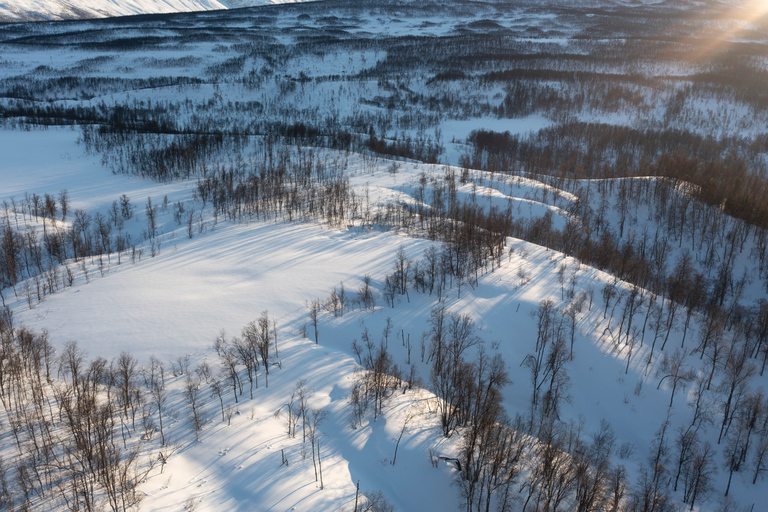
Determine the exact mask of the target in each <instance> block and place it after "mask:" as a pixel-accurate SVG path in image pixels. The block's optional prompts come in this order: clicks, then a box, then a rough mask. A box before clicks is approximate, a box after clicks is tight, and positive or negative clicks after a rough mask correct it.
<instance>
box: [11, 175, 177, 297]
mask: <svg viewBox="0 0 768 512" xmlns="http://www.w3.org/2000/svg"><path fill="white" fill-rule="evenodd" d="M161 209H162V210H167V209H168V201H167V197H166V198H165V200H164V201H163V202H162V203H161V204H158V205H153V204H152V199H151V198H148V200H147V205H146V207H145V212H146V220H147V228H146V230H145V231H144V232H143V233H144V239H149V240H150V241H151V250H152V252H151V254H152V255H153V256H154V255H156V254H157V252H158V251H159V247H160V241H159V240H158V239H157V235H158V227H159V226H158V224H157V213H158V211H159V210H161ZM135 210H136V207H135V205H134V203H132V202H131V199H130V197H128V196H127V195H126V194H123V195H121V196H120V197H119V198H118V199H116V200H114V201H113V202H112V205H111V207H110V209H109V210H108V213H107V215H103V214H102V213H100V212H97V213H96V214H95V215H91V214H90V213H88V212H86V211H85V210H80V209H76V210H75V211H74V212H71V210H70V199H69V192H68V191H67V190H62V191H60V192H59V193H58V194H44V195H42V196H40V195H38V194H26V195H25V196H24V198H23V199H22V200H20V201H16V199H15V198H11V200H10V202H8V201H4V202H3V215H2V218H1V219H0V299H2V302H3V305H5V300H6V297H5V296H4V295H3V290H4V289H7V288H9V287H10V288H11V289H12V290H13V293H14V294H15V296H16V297H19V296H21V297H26V300H27V303H28V304H29V307H30V308H31V307H33V305H35V304H37V303H39V302H40V301H42V300H43V299H44V298H45V297H46V295H50V294H53V293H55V292H57V291H58V290H60V289H63V288H66V287H69V286H72V285H73V284H74V282H75V279H76V275H82V276H83V277H84V278H85V280H86V281H88V280H89V279H90V277H89V270H88V269H89V267H91V266H92V265H95V266H96V268H97V269H98V271H99V272H100V273H101V275H104V273H106V272H107V270H108V269H109V266H110V265H111V264H112V263H113V259H115V260H116V261H115V262H114V263H116V264H118V265H119V264H121V261H122V258H123V257H124V255H128V254H130V258H131V261H133V262H135V261H136V259H137V258H139V259H140V258H141V255H142V254H143V249H141V248H138V249H137V247H136V242H137V241H136V240H134V239H133V237H131V235H130V233H128V232H127V230H126V231H124V228H125V223H126V222H127V221H129V220H130V219H132V218H133V217H134V212H135ZM177 222H179V223H180V222H181V219H177ZM41 228H42V233H40V229H41ZM140 241H141V240H139V242H140Z"/></svg>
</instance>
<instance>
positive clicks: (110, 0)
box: [0, 0, 301, 23]
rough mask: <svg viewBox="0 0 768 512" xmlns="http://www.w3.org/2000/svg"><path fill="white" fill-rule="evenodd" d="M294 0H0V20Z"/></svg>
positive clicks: (128, 13)
mask: <svg viewBox="0 0 768 512" xmlns="http://www.w3.org/2000/svg"><path fill="white" fill-rule="evenodd" d="M295 1H301V0H222V1H219V0H119V1H116V0H88V2H75V1H68V0H3V1H2V2H0V23H1V22H10V23H15V22H24V21H41V20H76V19H89V18H109V17H114V16H133V15H136V14H160V13H174V12H193V11H214V10H218V9H238V8H242V7H253V6H257V5H269V4H284V3H293V2H295Z"/></svg>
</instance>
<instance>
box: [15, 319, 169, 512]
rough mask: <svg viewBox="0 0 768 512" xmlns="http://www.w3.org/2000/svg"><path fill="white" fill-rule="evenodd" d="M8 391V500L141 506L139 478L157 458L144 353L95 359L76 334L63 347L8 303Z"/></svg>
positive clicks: (76, 506) (18, 504) (75, 506)
mask: <svg viewBox="0 0 768 512" xmlns="http://www.w3.org/2000/svg"><path fill="white" fill-rule="evenodd" d="M0 313H1V314H0V401H1V402H2V404H3V409H4V413H5V417H6V419H7V427H8V428H6V429H4V432H3V435H2V437H3V439H4V442H3V445H4V446H6V447H8V448H9V450H6V451H4V454H5V457H6V459H5V460H3V461H2V464H0V505H2V507H3V508H8V509H15V510H29V509H30V508H31V507H32V506H33V504H40V503H46V504H48V505H46V507H47V506H50V508H62V509H66V510H73V511H74V510H87V511H91V510H104V509H109V510H113V511H125V510H133V509H135V507H136V506H138V504H139V503H140V501H141V498H142V493H141V492H139V491H138V489H137V485H138V484H139V483H140V482H141V481H143V480H144V478H145V477H146V476H147V475H148V474H149V473H150V472H151V471H152V470H153V468H154V467H155V466H156V464H157V459H156V458H155V457H153V456H151V455H147V453H146V451H145V446H144V442H143V441H141V440H140V436H142V435H144V434H147V433H149V434H150V437H151V431H152V430H153V429H152V427H151V421H152V420H151V414H152V412H151V409H149V408H148V403H147V402H146V399H145V398H143V397H144V394H143V393H142V390H141V388H140V384H139V381H140V373H139V371H138V370H137V366H136V360H135V359H134V358H132V357H131V356H130V355H128V354H125V353H123V354H121V355H120V356H119V357H118V358H116V359H115V360H114V361H112V362H108V361H106V360H105V359H104V358H96V359H94V360H92V361H90V362H89V361H87V360H86V358H85V354H84V353H83V351H82V350H81V349H79V348H78V347H77V344H76V343H68V344H67V345H66V346H65V347H64V349H63V350H62V352H61V354H56V353H55V350H54V348H53V347H52V346H51V344H50V342H49V341H48V338H47V334H46V333H45V332H42V333H35V332H33V331H31V330H29V329H26V328H24V327H16V326H15V325H14V323H13V316H12V314H11V312H10V310H9V309H7V308H4V309H3V310H0Z"/></svg>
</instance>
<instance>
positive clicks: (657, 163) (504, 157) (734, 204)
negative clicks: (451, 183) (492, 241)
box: [467, 123, 768, 228]
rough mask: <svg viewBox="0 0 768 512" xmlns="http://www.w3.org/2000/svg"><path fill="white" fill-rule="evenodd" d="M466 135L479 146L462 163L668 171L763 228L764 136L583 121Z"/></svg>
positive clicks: (577, 174)
mask: <svg viewBox="0 0 768 512" xmlns="http://www.w3.org/2000/svg"><path fill="white" fill-rule="evenodd" d="M470 140H471V141H472V143H473V144H474V146H475V148H476V153H475V154H474V155H473V157H471V158H470V159H468V160H467V164H470V163H471V164H472V165H478V166H484V167H485V168H487V169H489V170H492V171H512V172H515V171H517V170H518V169H519V168H520V167H521V166H522V167H523V168H524V169H525V170H526V172H529V173H533V174H539V173H541V174H554V175H556V176H560V177H564V178H615V177H627V176H656V177H661V178H671V179H673V180H675V181H676V182H678V183H682V184H689V185H692V187H691V188H690V189H689V193H690V194H691V196H692V197H693V198H696V199H698V200H701V201H703V202H705V203H706V204H709V205H712V206H716V207H720V208H722V209H723V211H724V212H725V213H727V214H729V215H732V216H734V217H736V218H739V219H742V220H745V221H746V222H748V223H750V224H753V225H755V226H758V227H760V228H768V202H766V201H765V198H766V197H768V196H767V195H766V191H768V178H766V172H767V170H766V168H765V162H764V161H763V158H762V156H761V154H762V153H763V152H764V151H765V148H764V147H763V146H764V144H763V143H762V140H748V139H742V140H738V139H730V140H727V141H726V140H714V139H712V138H705V137H701V136H699V135H695V134H692V133H689V132H681V131H677V130H673V131H662V132H650V131H638V130H634V129H631V128H626V127H616V126H610V125H596V124H587V123H574V124H570V125H561V126H558V127H556V128H551V129H546V130H542V131H541V132H539V133H538V134H536V135H535V136H531V137H525V136H517V135H510V134H509V133H494V132H488V131H483V130H479V131H476V132H473V134H472V135H471V137H470ZM584 148H586V150H585V149H584ZM729 151H733V152H734V153H731V154H729ZM742 155H743V156H742Z"/></svg>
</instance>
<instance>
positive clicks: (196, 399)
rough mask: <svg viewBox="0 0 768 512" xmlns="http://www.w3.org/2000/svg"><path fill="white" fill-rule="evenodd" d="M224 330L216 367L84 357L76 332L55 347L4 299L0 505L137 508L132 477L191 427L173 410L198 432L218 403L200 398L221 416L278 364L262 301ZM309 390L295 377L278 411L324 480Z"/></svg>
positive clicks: (141, 474) (164, 457)
mask: <svg viewBox="0 0 768 512" xmlns="http://www.w3.org/2000/svg"><path fill="white" fill-rule="evenodd" d="M223 336H224V335H223V334H222V337H221V338H219V339H218V340H217V343H216V345H215V348H216V350H217V351H218V353H219V357H220V360H219V365H218V367H215V366H214V367H212V366H210V365H209V364H208V363H206V362H203V363H201V364H199V365H197V367H195V368H191V367H190V366H191V363H190V360H189V357H188V356H182V357H179V358H178V359H177V360H176V361H173V362H171V363H163V362H161V361H160V360H158V359H157V358H155V357H150V359H149V362H148V364H145V365H143V366H141V365H139V362H138V361H137V360H136V358H134V357H133V356H131V355H130V354H128V353H125V352H123V353H121V354H120V355H119V356H118V357H116V358H115V359H113V360H112V361H108V360H106V359H104V358H103V357H96V358H94V359H92V360H89V359H88V357H87V355H86V354H85V353H84V351H83V350H82V349H81V348H80V347H78V345H77V343H76V342H68V343H67V344H65V345H64V347H63V348H62V349H61V351H60V353H57V351H56V350H55V349H54V347H53V346H52V345H51V343H50V342H49V340H48V335H47V333H46V332H45V331H43V332H40V333H36V332H34V331H32V330H30V329H27V328H25V327H19V326H16V325H15V324H14V320H13V314H12V312H11V310H10V309H8V308H7V307H4V308H2V309H0V403H2V408H3V410H2V416H3V425H4V427H3V429H2V431H1V432H0V439H1V440H2V442H3V446H4V447H5V448H6V449H5V450H4V451H3V458H2V463H0V508H3V509H6V508H7V509H10V510H30V509H33V508H39V507H42V508H46V509H54V508H55V509H66V510H72V511H95V510H105V509H106V510H113V511H127V510H135V509H136V508H137V507H138V506H139V505H140V502H141V500H142V497H143V493H141V492H140V491H139V489H138V485H139V484H140V483H141V482H143V481H144V480H145V479H146V478H147V477H148V476H149V475H150V474H152V473H153V472H154V471H156V470H157V469H158V467H159V468H160V471H162V467H163V466H164V465H165V464H166V463H167V461H168V458H169V457H170V456H171V455H172V454H173V453H174V452H175V451H176V450H178V449H179V447H180V444H179V443H182V442H183V441H182V440H183V439H184V438H185V437H188V436H189V435H190V434H189V429H188V428H187V426H185V425H184V424H181V425H180V424H178V422H177V421H176V419H177V418H178V415H179V412H184V413H185V414H186V415H188V417H189V426H191V430H192V431H193V432H194V435H195V437H196V438H198V437H199V435H200V433H201V431H202V429H203V427H204V426H205V425H206V424H208V423H209V422H210V421H212V420H211V419H210V418H208V417H207V414H206V412H207V411H208V410H209V409H210V408H215V409H218V408H219V407H217V406H215V405H211V407H207V405H208V404H209V403H210V402H209V400H213V401H214V403H215V402H218V404H217V405H220V410H221V421H222V422H227V423H229V422H230V420H231V418H232V416H233V414H234V413H235V407H233V405H232V404H233V402H234V404H237V403H238V401H239V399H240V397H241V396H242V395H243V393H244V392H245V390H244V386H243V382H244V380H245V379H246V378H248V379H249V380H251V382H252V383H253V382H254V381H255V382H256V386H257V387H258V380H257V379H256V373H257V372H258V371H262V372H263V373H264V376H265V384H267V385H268V380H267V375H268V369H269V368H270V367H273V366H275V364H278V365H279V363H275V362H273V360H274V359H277V357H278V350H277V347H278V343H277V337H278V329H277V325H276V322H275V320H274V319H273V318H271V317H270V315H269V313H268V312H266V311H265V312H263V313H262V315H261V316H260V317H259V318H258V319H257V320H255V321H254V322H251V323H249V324H248V325H246V326H245V327H243V331H242V337H241V338H234V339H232V340H231V342H226V341H225V340H224V338H223ZM257 357H258V358H259V359H258V360H256V358H257ZM259 361H260V364H259ZM229 386H231V389H232V392H233V397H232V398H229V393H228V391H227V390H228V387H229ZM250 397H251V398H253V385H252V386H251V394H250ZM180 402H181V403H182V404H186V407H185V406H184V405H180ZM311 402H312V391H311V390H310V389H308V388H307V387H306V385H305V383H304V382H303V381H302V382H299V383H297V386H296V388H295V389H294V390H293V392H292V393H291V395H290V398H289V400H288V402H287V403H286V405H285V406H283V407H281V408H280V410H278V411H277V412H276V416H277V415H279V414H282V413H283V412H284V411H285V412H286V413H287V423H288V435H289V436H290V437H296V435H297V434H296V432H297V427H300V428H301V431H302V447H303V448H302V455H303V456H304V457H307V456H308V455H309V454H308V453H307V450H306V448H307V447H311V449H312V459H313V463H314V465H315V475H316V480H320V481H322V461H321V459H320V454H321V451H320V445H319V442H320V438H321V434H320V432H319V430H318V426H319V425H320V423H321V422H322V421H323V419H324V416H325V413H324V412H323V410H322V409H318V408H313V407H311ZM169 418H170V420H169ZM169 424H173V427H172V428H169ZM321 487H322V484H321Z"/></svg>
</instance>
